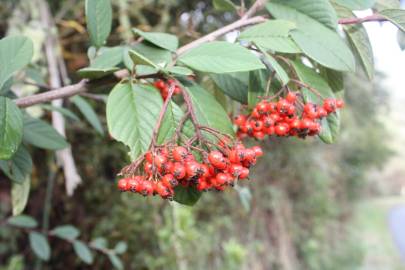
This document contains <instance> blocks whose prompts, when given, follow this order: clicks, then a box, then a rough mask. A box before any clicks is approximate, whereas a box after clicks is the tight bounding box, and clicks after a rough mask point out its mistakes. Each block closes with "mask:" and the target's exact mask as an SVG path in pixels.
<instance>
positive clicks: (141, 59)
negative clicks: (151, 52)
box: [128, 50, 159, 69]
mask: <svg viewBox="0 0 405 270" xmlns="http://www.w3.org/2000/svg"><path fill="white" fill-rule="evenodd" d="M128 53H129V57H131V60H132V63H133V64H134V65H145V66H151V67H154V68H156V69H159V67H158V66H157V65H156V64H155V63H153V62H152V61H151V60H149V59H148V58H146V57H145V56H143V55H142V54H140V53H138V52H136V51H133V50H130V51H128Z"/></svg>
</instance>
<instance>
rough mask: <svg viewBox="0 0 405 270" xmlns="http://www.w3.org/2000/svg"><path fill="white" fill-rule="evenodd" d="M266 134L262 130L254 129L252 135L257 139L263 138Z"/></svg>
mask: <svg viewBox="0 0 405 270" xmlns="http://www.w3.org/2000/svg"><path fill="white" fill-rule="evenodd" d="M265 136H266V134H265V133H264V132H262V131H256V132H253V137H255V138H256V139H257V140H263V139H264V137H265Z"/></svg>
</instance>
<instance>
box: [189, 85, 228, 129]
mask: <svg viewBox="0 0 405 270" xmlns="http://www.w3.org/2000/svg"><path fill="white" fill-rule="evenodd" d="M185 86H186V88H185V89H186V91H187V92H188V93H189V95H190V98H191V102H192V104H193V106H194V110H195V114H196V117H197V120H198V122H199V123H200V124H201V125H203V126H208V127H211V128H214V129H216V130H218V131H220V132H222V133H225V134H228V135H232V136H233V135H234V131H233V126H232V123H231V121H230V119H229V117H228V114H227V113H226V111H225V110H224V108H222V106H221V105H220V104H219V103H218V101H216V99H215V97H214V96H213V95H211V94H210V93H209V92H208V91H206V90H205V89H203V88H202V87H201V86H199V85H197V84H194V83H186V84H185Z"/></svg>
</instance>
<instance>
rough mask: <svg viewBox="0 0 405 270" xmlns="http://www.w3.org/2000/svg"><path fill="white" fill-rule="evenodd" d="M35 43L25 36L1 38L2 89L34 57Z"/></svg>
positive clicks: (0, 72) (0, 68) (0, 78)
mask: <svg viewBox="0 0 405 270" xmlns="http://www.w3.org/2000/svg"><path fill="white" fill-rule="evenodd" d="M32 54H33V44H32V41H31V39H29V38H27V37H24V36H8V37H5V38H3V39H1V40H0V89H1V88H2V86H3V85H4V83H5V82H6V81H7V80H8V79H9V78H10V77H11V76H12V75H13V74H14V72H16V71H18V70H19V69H22V68H23V67H24V66H26V65H27V64H28V63H29V62H30V61H31V58H32Z"/></svg>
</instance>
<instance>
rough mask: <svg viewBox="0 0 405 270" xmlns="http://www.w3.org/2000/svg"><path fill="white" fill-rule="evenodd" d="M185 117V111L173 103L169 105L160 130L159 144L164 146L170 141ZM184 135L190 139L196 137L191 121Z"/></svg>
mask: <svg viewBox="0 0 405 270" xmlns="http://www.w3.org/2000/svg"><path fill="white" fill-rule="evenodd" d="M183 116H184V112H183V110H182V109H181V108H180V107H179V106H178V105H177V104H176V103H174V102H173V101H171V102H170V103H169V105H168V108H167V111H166V114H165V116H164V117H163V121H162V125H161V127H160V129H159V133H158V138H157V143H158V144H162V143H164V142H166V141H168V140H170V139H171V138H172V137H173V135H174V133H175V131H176V128H177V127H178V125H179V123H180V121H181V120H182V118H183ZM182 134H183V135H184V136H186V137H188V138H190V137H192V136H193V135H194V128H193V126H192V123H191V122H190V120H187V121H186V123H185V124H184V126H183V129H182Z"/></svg>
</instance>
